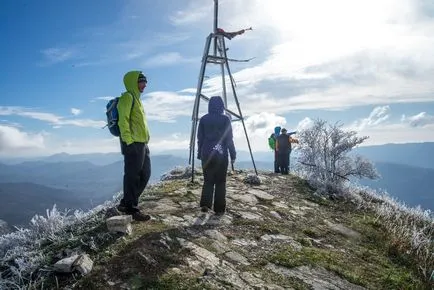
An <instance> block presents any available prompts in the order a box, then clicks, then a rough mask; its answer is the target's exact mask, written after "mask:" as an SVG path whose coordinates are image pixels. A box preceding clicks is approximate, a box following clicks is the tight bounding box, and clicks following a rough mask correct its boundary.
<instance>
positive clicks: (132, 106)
mask: <svg viewBox="0 0 434 290" xmlns="http://www.w3.org/2000/svg"><path fill="white" fill-rule="evenodd" d="M127 94H129V95H130V96H131V97H132V98H133V104H132V105H131V110H130V122H131V113H132V112H133V108H134V96H133V95H132V94H131V93H130V92H127Z"/></svg>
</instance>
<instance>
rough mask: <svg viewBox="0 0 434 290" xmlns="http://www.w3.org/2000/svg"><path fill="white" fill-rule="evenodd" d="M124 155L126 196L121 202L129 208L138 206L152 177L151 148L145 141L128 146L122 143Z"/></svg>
mask: <svg viewBox="0 0 434 290" xmlns="http://www.w3.org/2000/svg"><path fill="white" fill-rule="evenodd" d="M122 154H123V155H124V197H123V198H122V200H121V202H120V204H121V205H124V206H126V207H127V208H128V209H129V210H132V209H133V207H137V206H138V204H139V197H140V195H141V194H142V193H143V191H144V190H145V188H146V185H147V184H148V181H149V178H150V177H151V159H150V156H149V148H148V145H146V144H145V143H139V142H134V143H133V144H131V145H129V146H126V144H125V143H123V144H122Z"/></svg>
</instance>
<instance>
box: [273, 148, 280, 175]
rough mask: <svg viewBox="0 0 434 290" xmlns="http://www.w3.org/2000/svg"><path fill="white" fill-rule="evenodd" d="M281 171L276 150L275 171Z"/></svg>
mask: <svg viewBox="0 0 434 290" xmlns="http://www.w3.org/2000/svg"><path fill="white" fill-rule="evenodd" d="M279 172H280V169H279V162H278V156H277V151H276V150H274V173H279Z"/></svg>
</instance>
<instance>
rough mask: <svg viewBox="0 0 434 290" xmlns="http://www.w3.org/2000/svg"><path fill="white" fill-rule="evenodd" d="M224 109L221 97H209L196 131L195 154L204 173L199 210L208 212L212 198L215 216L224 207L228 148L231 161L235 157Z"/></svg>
mask: <svg viewBox="0 0 434 290" xmlns="http://www.w3.org/2000/svg"><path fill="white" fill-rule="evenodd" d="M224 108H225V107H224V104H223V100H222V98H221V97H219V96H216V97H211V99H210V100H209V104H208V114H206V115H204V116H203V117H202V118H201V119H200V121H199V128H198V132H197V143H198V156H197V157H198V159H200V160H201V162H202V169H203V175H204V183H203V186H202V196H201V199H200V207H201V209H202V212H207V211H208V210H209V209H211V208H212V203H213V200H214V212H215V213H216V214H217V215H222V214H224V213H225V210H226V175H227V169H228V163H229V161H228V157H229V156H228V151H229V155H230V158H231V163H232V164H233V163H234V162H235V159H236V151H235V146H234V141H233V135H232V125H231V121H230V119H229V117H228V116H226V115H224V114H223V113H224Z"/></svg>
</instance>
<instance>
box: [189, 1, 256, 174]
mask: <svg viewBox="0 0 434 290" xmlns="http://www.w3.org/2000/svg"><path fill="white" fill-rule="evenodd" d="M226 37H227V35H226ZM212 44H213V53H212V54H210V49H211V45H212ZM226 52H227V48H226V43H225V34H224V33H222V32H221V30H220V29H218V0H214V32H213V33H211V34H209V35H208V37H207V38H206V42H205V49H204V52H203V57H202V65H201V68H200V73H199V80H198V84H197V91H196V98H195V101H194V107H193V114H192V127H191V136H190V157H189V165H191V169H192V177H191V181H192V182H193V181H194V160H195V157H196V152H195V143H196V134H197V125H198V121H199V116H198V115H199V105H200V100H201V99H203V100H205V101H209V100H210V98H209V97H207V96H205V95H204V94H202V88H203V82H204V78H205V71H206V66H207V64H217V65H220V67H221V78H222V95H223V102H224V105H225V114H226V115H228V116H229V117H230V119H231V121H241V122H242V124H243V128H244V133H245V135H246V140H247V146H248V147H249V152H250V157H251V159H252V163H253V168H254V169H255V174H256V175H258V172H257V170H256V164H255V160H254V159H253V154H252V149H251V146H250V141H249V136H248V134H247V130H246V125H245V123H244V118H243V114H242V112H241V108H240V103H239V102H238V97H237V93H236V90H235V81H234V78H233V77H232V74H231V70H230V68H229V61H237V60H233V59H229V58H228V57H227V53H226ZM241 61H243V60H241ZM247 61H248V60H247ZM226 73H227V75H228V77H229V80H230V87H231V89H232V94H233V97H234V99H235V104H236V106H237V109H238V113H235V112H233V111H231V110H229V109H228V106H227V105H228V103H227V91H226V77H225V74H226ZM232 117H235V118H236V119H232Z"/></svg>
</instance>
